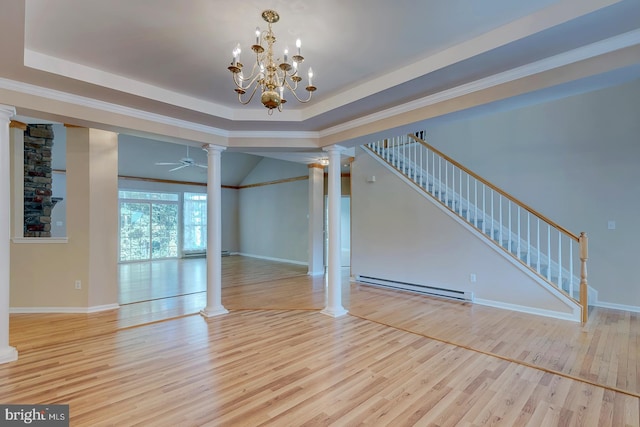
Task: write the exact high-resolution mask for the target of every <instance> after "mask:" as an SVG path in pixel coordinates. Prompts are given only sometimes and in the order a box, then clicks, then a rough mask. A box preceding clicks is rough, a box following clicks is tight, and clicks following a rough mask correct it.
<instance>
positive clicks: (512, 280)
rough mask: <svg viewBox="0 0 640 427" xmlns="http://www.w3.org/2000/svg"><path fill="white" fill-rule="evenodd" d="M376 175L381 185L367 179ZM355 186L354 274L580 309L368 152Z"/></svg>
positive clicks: (547, 309) (558, 310) (559, 311)
mask: <svg viewBox="0 0 640 427" xmlns="http://www.w3.org/2000/svg"><path fill="white" fill-rule="evenodd" d="M372 175H373V176H375V177H376V179H375V182H373V183H371V182H367V178H368V177H370V176H372ZM351 188H352V191H353V194H352V196H351V212H352V218H353V221H352V224H351V232H352V234H351V274H352V275H353V276H369V277H376V278H380V279H387V280H396V281H401V282H407V283H414V284H422V285H428V286H434V287H439V288H445V289H455V290H461V291H470V292H473V293H474V298H475V299H476V301H477V302H479V303H483V304H489V305H494V306H499V307H506V308H514V309H518V310H523V311H527V312H533V313H539V314H548V315H553V316H556V317H561V318H570V317H571V313H572V312H573V309H575V306H569V305H566V304H565V303H564V302H563V301H562V300H561V299H560V298H558V297H557V295H556V294H555V293H554V292H552V291H549V290H548V289H545V288H544V287H542V286H540V285H539V284H537V283H536V282H535V281H534V280H533V279H532V278H531V276H530V275H528V274H526V273H523V271H522V270H521V269H519V268H517V267H516V266H514V263H513V262H510V261H509V260H507V259H505V257H504V256H503V255H502V254H499V253H498V252H497V251H496V250H495V249H493V248H492V247H491V246H490V245H487V244H486V243H485V242H484V241H483V240H482V239H480V238H479V237H476V236H475V235H474V234H472V233H471V232H470V231H469V230H468V229H466V228H465V227H464V226H462V225H461V224H459V223H458V222H456V221H455V220H453V219H451V217H449V216H448V215H447V214H446V213H444V212H443V211H442V210H441V209H439V208H438V207H437V206H436V205H435V204H434V202H431V201H430V200H428V199H427V198H425V197H424V195H423V194H421V193H419V192H418V191H416V190H414V189H413V188H412V187H410V186H409V185H408V184H407V183H405V182H403V181H402V180H401V179H400V178H399V177H398V176H396V175H395V174H393V173H392V172H391V171H389V170H388V169H387V168H385V167H384V166H382V165H381V164H380V163H378V162H377V161H376V160H375V159H373V158H372V157H371V156H370V155H369V154H366V153H364V152H363V151H362V149H358V152H357V155H356V161H355V162H354V164H353V167H352V171H351ZM472 273H473V274H475V275H476V278H477V281H476V282H474V283H471V282H470V280H469V279H470V274H472ZM514 289H517V290H518V291H517V292H514ZM551 312H553V313H551Z"/></svg>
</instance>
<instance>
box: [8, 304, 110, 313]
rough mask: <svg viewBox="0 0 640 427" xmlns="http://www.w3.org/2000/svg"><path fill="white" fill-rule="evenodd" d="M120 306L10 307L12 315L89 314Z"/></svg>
mask: <svg viewBox="0 0 640 427" xmlns="http://www.w3.org/2000/svg"><path fill="white" fill-rule="evenodd" d="M119 308H120V305H118V304H106V305H94V306H92V307H9V313H11V314H29V313H67V314H88V313H97V312H99V311H108V310H117V309H119Z"/></svg>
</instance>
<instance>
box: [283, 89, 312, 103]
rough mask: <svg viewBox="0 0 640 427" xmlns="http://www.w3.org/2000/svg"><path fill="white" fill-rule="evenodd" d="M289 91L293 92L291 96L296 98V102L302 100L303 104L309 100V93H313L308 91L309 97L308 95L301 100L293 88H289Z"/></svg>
mask: <svg viewBox="0 0 640 427" xmlns="http://www.w3.org/2000/svg"><path fill="white" fill-rule="evenodd" d="M289 91H290V92H291V93H292V94H293V96H294V97H295V98H296V99H297V100H298V102H302V103H303V104H305V103H307V102H309V101H311V95H312V94H313V92H309V97H308V98H307V99H304V100H302V99H300V98H299V97H298V94H297V93H296V91H295V90H293V89H290V90H289Z"/></svg>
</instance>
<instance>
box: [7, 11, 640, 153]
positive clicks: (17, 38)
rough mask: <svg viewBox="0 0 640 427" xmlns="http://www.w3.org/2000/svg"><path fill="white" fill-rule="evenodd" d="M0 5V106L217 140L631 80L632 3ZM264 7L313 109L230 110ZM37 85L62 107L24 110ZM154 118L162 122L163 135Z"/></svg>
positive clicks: (416, 117) (343, 136)
mask: <svg viewBox="0 0 640 427" xmlns="http://www.w3.org/2000/svg"><path fill="white" fill-rule="evenodd" d="M2 6H3V9H2V14H1V16H0V54H1V55H2V58H3V60H2V61H0V103H1V102H3V100H2V96H3V91H4V92H5V95H6V93H9V94H10V95H13V94H14V93H18V95H23V97H20V96H16V97H15V99H17V101H13V102H12V104H13V105H16V107H17V110H18V113H21V114H25V115H31V116H34V117H51V118H54V119H56V120H58V121H66V122H69V123H76V122H77V123H80V124H83V123H91V124H92V125H94V126H101V125H102V126H103V127H105V128H107V127H109V126H111V127H116V128H118V129H119V130H120V131H124V132H127V133H130V134H131V135H137V136H144V137H149V138H157V139H164V140H167V141H170V142H183V143H194V144H195V145H197V144H199V143H201V142H202V141H205V140H206V141H208V139H207V137H208V136H211V137H212V138H217V139H216V140H215V141H216V143H220V144H221V145H226V146H229V147H230V148H232V149H238V150H240V151H245V152H257V151H260V150H263V151H272V150H273V148H274V147H275V146H278V147H280V150H279V151H280V152H282V151H287V152H293V151H298V152H299V151H309V150H311V149H314V150H315V151H318V150H320V148H321V147H322V146H325V145H330V144H332V143H341V144H342V143H345V144H346V145H347V146H348V145H349V141H357V140H358V138H360V137H363V136H365V135H368V134H369V133H374V132H381V131H384V130H386V129H388V128H391V127H396V126H401V125H407V124H409V123H413V122H417V121H423V120H428V119H436V118H438V117H441V116H444V115H447V114H453V113H457V114H459V113H460V112H461V111H474V109H480V108H483V107H484V108H486V106H487V105H492V104H493V103H500V105H501V106H502V107H501V108H504V105H505V101H506V100H511V99H512V100H514V101H515V100H518V102H522V100H523V98H524V97H527V96H529V97H531V99H534V98H535V97H536V96H537V97H540V96H544V97H557V96H562V94H563V93H567V94H568V93H575V92H576V91H586V90H591V89H593V88H595V87H602V86H603V85H611V84H617V83H618V82H619V80H620V79H631V78H640V66H639V64H640V50H639V49H640V48H639V47H640V0H529V1H513V0H484V1H482V2H480V1H478V0H447V1H442V0H396V1H393V2H392V1H389V0H366V1H365V0H355V1H350V2H345V1H337V0H323V1H321V2H320V1H311V0H286V1H285V0H244V1H242V2H230V1H221V0H182V1H175V0H109V1H104V0H56V1H55V2H52V1H51V0H3V5H2ZM268 8H271V9H274V10H276V11H277V12H278V13H279V14H280V21H279V22H277V23H275V24H274V25H273V29H274V32H275V34H276V36H277V43H276V47H277V48H278V49H284V47H289V49H290V50H291V49H292V48H293V47H294V45H295V39H296V38H298V37H299V38H300V39H301V40H302V54H303V55H304V57H305V62H304V64H303V67H302V70H303V75H304V74H305V73H306V68H307V67H308V66H309V65H310V66H312V67H313V69H314V84H315V85H316V86H317V87H318V91H317V92H316V93H315V94H314V99H313V100H312V101H311V102H310V103H308V104H300V103H298V102H296V101H295V100H290V102H288V103H287V104H286V106H285V108H284V111H283V112H281V113H279V112H276V113H274V114H273V115H268V114H267V111H266V110H265V108H264V107H262V105H261V104H260V103H259V102H258V100H254V101H253V102H252V103H251V104H250V105H247V106H242V105H240V104H239V103H238V102H237V99H236V95H235V93H234V91H233V85H232V81H231V74H230V73H229V71H228V70H227V67H228V65H229V63H230V61H231V58H232V56H231V51H232V49H233V48H234V46H235V45H236V43H240V44H241V46H242V48H243V54H242V55H243V56H242V58H243V62H244V63H245V64H249V63H250V55H248V54H247V52H249V45H250V44H252V42H253V38H254V37H255V36H254V30H255V27H256V26H261V27H262V28H264V26H265V25H264V24H265V22H264V21H262V19H261V17H260V14H261V12H262V11H263V10H264V9H268ZM34 94H35V95H37V96H39V97H42V98H43V99H45V100H53V101H55V102H59V103H64V108H62V107H60V109H59V110H58V109H57V108H55V106H57V105H58V104H52V105H53V106H49V107H42V109H39V107H34V105H33V104H32V103H31V101H30V98H28V99H27V96H31V95H34ZM10 98H11V97H10ZM12 99H13V98H12ZM53 101H52V102H53ZM69 105H71V106H72V107H74V108H71V107H69ZM76 107H77V108H76ZM95 110H100V111H103V112H106V113H109V114H112V115H115V114H120V115H127V116H129V117H131V118H133V119H136V120H139V123H138V122H135V121H128V120H124V119H122V118H121V117H120V116H118V117H115V118H111V116H108V117H106V118H105V119H104V122H102V121H101V120H102V119H97V118H96V117H98V116H97V115H96V114H94V111H95ZM133 119H132V120H133ZM145 120H146V122H143V121H145ZM150 121H151V122H153V121H156V122H157V123H160V124H161V125H162V126H161V128H162V129H160V130H158V132H157V134H156V133H154V132H150V131H149V128H148V126H147V125H146V124H147V123H148V122H150ZM282 147H284V148H285V149H286V150H283V149H282ZM280 156H283V154H280ZM305 156H306V157H304V158H306V159H308V158H309V156H308V155H305Z"/></svg>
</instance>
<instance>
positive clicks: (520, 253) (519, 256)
mask: <svg viewBox="0 0 640 427" xmlns="http://www.w3.org/2000/svg"><path fill="white" fill-rule="evenodd" d="M516 209H517V210H518V243H517V244H516V256H517V257H518V259H519V260H522V247H521V244H520V232H521V229H520V206H516Z"/></svg>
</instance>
